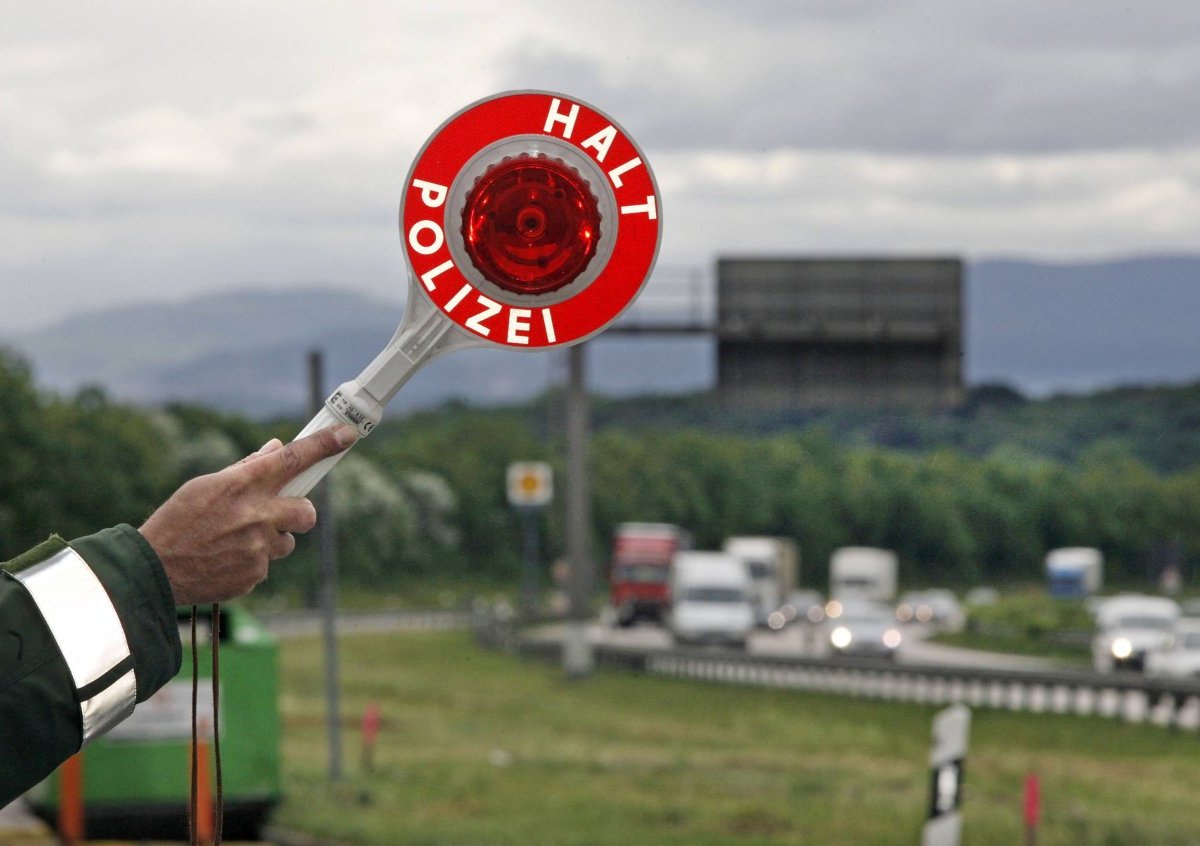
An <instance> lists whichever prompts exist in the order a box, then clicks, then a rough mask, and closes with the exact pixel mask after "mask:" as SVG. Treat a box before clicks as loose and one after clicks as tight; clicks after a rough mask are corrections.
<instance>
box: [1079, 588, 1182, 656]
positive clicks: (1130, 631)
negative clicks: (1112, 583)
mask: <svg viewBox="0 0 1200 846" xmlns="http://www.w3.org/2000/svg"><path fill="white" fill-rule="evenodd" d="M1095 609H1096V625H1097V627H1098V631H1097V633H1096V636H1095V637H1094V638H1092V666H1093V667H1094V668H1095V670H1096V672H1098V673H1111V672H1114V671H1116V670H1134V671H1144V670H1145V668H1146V664H1147V662H1148V660H1149V658H1150V656H1151V655H1153V654H1154V653H1156V652H1161V651H1163V650H1165V649H1167V648H1168V647H1170V646H1171V642H1172V632H1174V631H1175V624H1176V622H1177V621H1178V620H1179V617H1180V613H1179V605H1178V603H1176V602H1175V601H1174V600H1171V599H1166V598H1163V597H1159V596H1142V595H1140V594H1123V595H1121V596H1115V597H1111V598H1107V599H1104V600H1101V601H1100V602H1098V603H1097V604H1096V605H1095Z"/></svg>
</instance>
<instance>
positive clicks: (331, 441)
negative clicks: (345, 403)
mask: <svg viewBox="0 0 1200 846" xmlns="http://www.w3.org/2000/svg"><path fill="white" fill-rule="evenodd" d="M357 440H358V433H357V432H356V431H355V430H354V428H353V427H351V426H347V425H346V424H345V423H338V424H336V425H334V426H330V427H328V428H325V429H319V430H317V431H316V432H313V433H312V434H311V435H308V436H307V437H303V438H300V439H299V440H296V441H292V442H291V443H290V444H288V445H287V446H285V447H283V448H282V449H276V450H274V451H273V452H269V453H265V454H261V455H259V456H257V457H255V458H252V459H250V460H249V461H247V462H246V463H245V464H243V465H242V468H243V469H244V470H245V471H246V472H247V473H249V474H250V476H251V477H252V478H253V479H255V480H258V481H262V482H264V483H268V484H270V485H271V486H272V487H274V488H275V489H276V490H278V489H279V488H282V487H283V486H284V485H286V484H287V483H288V482H290V481H291V480H292V479H294V478H296V477H297V476H299V475H300V474H301V473H303V472H304V471H305V470H307V469H308V468H310V467H312V466H313V465H314V464H317V463H318V462H320V461H324V460H325V459H326V458H332V457H333V456H335V455H337V454H338V453H340V452H342V451H343V450H345V449H346V448H347V447H349V446H350V445H351V444H353V443H354V442H355V441H357Z"/></svg>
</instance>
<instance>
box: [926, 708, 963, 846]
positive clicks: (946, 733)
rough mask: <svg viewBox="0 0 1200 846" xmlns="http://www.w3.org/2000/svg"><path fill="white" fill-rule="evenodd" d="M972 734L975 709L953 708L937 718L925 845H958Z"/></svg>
mask: <svg viewBox="0 0 1200 846" xmlns="http://www.w3.org/2000/svg"><path fill="white" fill-rule="evenodd" d="M970 732H971V709H969V708H968V707H967V706H965V705H962V704H957V705H951V706H950V707H949V708H946V709H945V710H943V711H939V712H938V713H937V714H936V715H935V716H934V718H933V748H932V750H931V751H930V753H929V769H930V799H929V817H928V819H927V820H926V822H925V829H924V832H923V836H922V839H921V846H958V844H959V839H960V836H961V834H962V816H961V814H960V812H959V807H960V806H961V804H962V784H963V764H964V762H965V761H966V758H967V737H968V736H969V735H970Z"/></svg>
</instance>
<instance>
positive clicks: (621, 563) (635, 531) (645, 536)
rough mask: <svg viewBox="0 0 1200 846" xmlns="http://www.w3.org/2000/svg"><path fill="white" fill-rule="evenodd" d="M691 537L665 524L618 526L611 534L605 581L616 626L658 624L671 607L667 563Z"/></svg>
mask: <svg viewBox="0 0 1200 846" xmlns="http://www.w3.org/2000/svg"><path fill="white" fill-rule="evenodd" d="M690 547H691V537H690V535H688V533H687V532H685V531H684V530H683V529H681V528H679V527H678V526H673V525H671V524H669V523H621V524H619V525H618V526H617V527H616V528H615V529H614V530H613V544H612V561H611V563H610V567H609V579H610V583H611V586H612V604H613V607H614V608H615V609H616V611H617V624H618V625H621V626H631V625H633V624H634V623H635V622H637V621H638V620H654V621H657V622H661V621H662V620H663V618H664V616H665V615H666V612H667V610H668V609H669V608H670V607H671V559H672V558H674V557H675V553H676V552H677V551H678V550H681V549H688V548H690Z"/></svg>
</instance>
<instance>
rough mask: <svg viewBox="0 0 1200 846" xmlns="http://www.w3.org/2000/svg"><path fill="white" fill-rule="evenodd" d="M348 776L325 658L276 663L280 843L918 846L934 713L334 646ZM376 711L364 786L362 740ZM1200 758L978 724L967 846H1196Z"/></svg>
mask: <svg viewBox="0 0 1200 846" xmlns="http://www.w3.org/2000/svg"><path fill="white" fill-rule="evenodd" d="M341 649H342V652H341V662H342V663H341V666H342V681H343V691H344V693H343V707H344V713H345V714H346V719H345V721H344V723H345V730H344V732H343V747H344V749H345V750H346V755H345V758H346V761H345V764H346V770H347V776H346V778H345V779H344V781H343V782H342V783H340V784H338V785H335V786H332V787H331V786H330V784H329V783H328V781H327V779H326V773H327V761H328V757H327V752H326V747H325V735H324V718H323V699H322V687H321V657H320V656H321V652H320V649H319V647H318V644H317V642H316V641H315V640H294V641H287V642H284V643H283V644H282V649H281V651H282V664H283V690H284V695H283V702H282V707H283V713H284V720H285V735H284V762H285V791H286V795H287V798H286V800H285V802H284V804H283V806H282V807H281V809H280V812H279V814H278V816H277V819H276V822H277V823H279V824H280V825H282V826H284V827H287V828H293V829H298V830H303V831H306V832H310V833H312V834H315V835H318V836H321V837H325V838H328V839H330V840H336V841H339V842H345V843H355V844H387V846H435V844H437V846H460V845H461V846H467V845H468V844H481V846H482V844H488V846H506V844H512V846H518V844H519V845H520V846H537V844H546V846H576V844H577V845H578V846H603V845H604V844H621V845H622V846H638V845H639V844H646V846H672V844H679V846H684V844H687V846H705V844H738V846H759V844H761V846H768V844H797V843H815V844H911V843H917V842H920V831H921V826H922V823H923V817H924V811H925V808H926V804H927V802H928V771H927V761H928V755H929V734H930V720H931V718H932V716H933V713H934V711H935V710H936V709H934V708H928V707H922V706H918V705H907V704H892V703H879V702H872V701H864V700H854V699H843V698H837V697H829V696H819V695H811V694H803V693H797V692H792V691H774V690H761V689H755V688H737V687H725V686H715V685H706V684H702V683H699V682H689V681H681V680H670V679H656V678H649V677H641V676H633V675H624V674H618V673H607V672H603V673H599V674H597V675H596V676H594V677H592V678H591V679H588V680H586V681H582V682H580V681H576V682H571V681H567V680H565V679H564V677H563V675H562V673H561V671H560V670H558V669H557V668H555V667H551V666H547V665H542V664H538V663H531V662H525V661H521V660H518V659H515V658H512V657H511V656H508V655H505V654H498V653H491V652H486V651H481V650H479V649H477V648H476V647H475V646H474V645H473V644H472V643H471V641H470V639H469V636H468V635H466V634H465V633H461V632H458V633H419V634H416V633H398V634H395V635H386V636H380V635H362V636H354V637H345V638H343V639H342V641H341ZM368 702H377V703H379V704H380V706H381V707H382V712H383V718H384V723H383V730H382V732H381V736H380V741H379V747H378V749H377V750H376V752H375V756H374V769H373V771H370V772H367V771H366V770H365V768H364V766H363V764H362V762H361V761H360V758H359V754H360V748H361V747H360V738H359V734H358V731H357V728H356V727H357V719H358V716H359V715H361V714H362V712H363V709H364V707H365V706H366V704H367V703H368ZM1198 751H1200V739H1198V738H1196V737H1195V736H1192V735H1189V734H1172V733H1170V732H1168V731H1166V730H1164V729H1160V728H1157V727H1152V726H1134V725H1128V724H1123V723H1118V722H1115V721H1108V720H1103V719H1099V718H1083V717H1065V716H1051V715H1028V714H1012V713H1007V712H997V711H984V710H979V711H976V712H975V714H974V726H973V729H972V737H971V751H970V754H969V757H968V761H967V766H966V781H965V785H966V800H965V813H964V842H968V843H972V844H992V843H995V844H1013V843H1020V842H1022V836H1023V834H1022V829H1021V816H1020V815H1021V789H1022V788H1021V785H1022V781H1023V779H1024V776H1025V774H1026V773H1027V772H1031V771H1032V772H1036V773H1038V774H1039V775H1040V777H1041V779H1042V783H1043V794H1044V796H1043V808H1044V827H1043V829H1042V831H1041V833H1040V837H1039V839H1038V843H1039V844H1040V846H1089V844H1096V845H1097V846H1100V845H1101V844H1103V846H1116V845H1117V844H1131V845H1132V844H1137V846H1143V844H1151V843H1153V844H1157V846H1175V845H1176V844H1177V845H1178V846H1182V844H1193V843H1198V842H1200V834H1198V833H1197V832H1200V806H1198V805H1197V803H1196V801H1195V797H1194V789H1193V788H1192V783H1193V780H1194V778H1195V775H1196V773H1197V764H1196V759H1197V752H1198Z"/></svg>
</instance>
